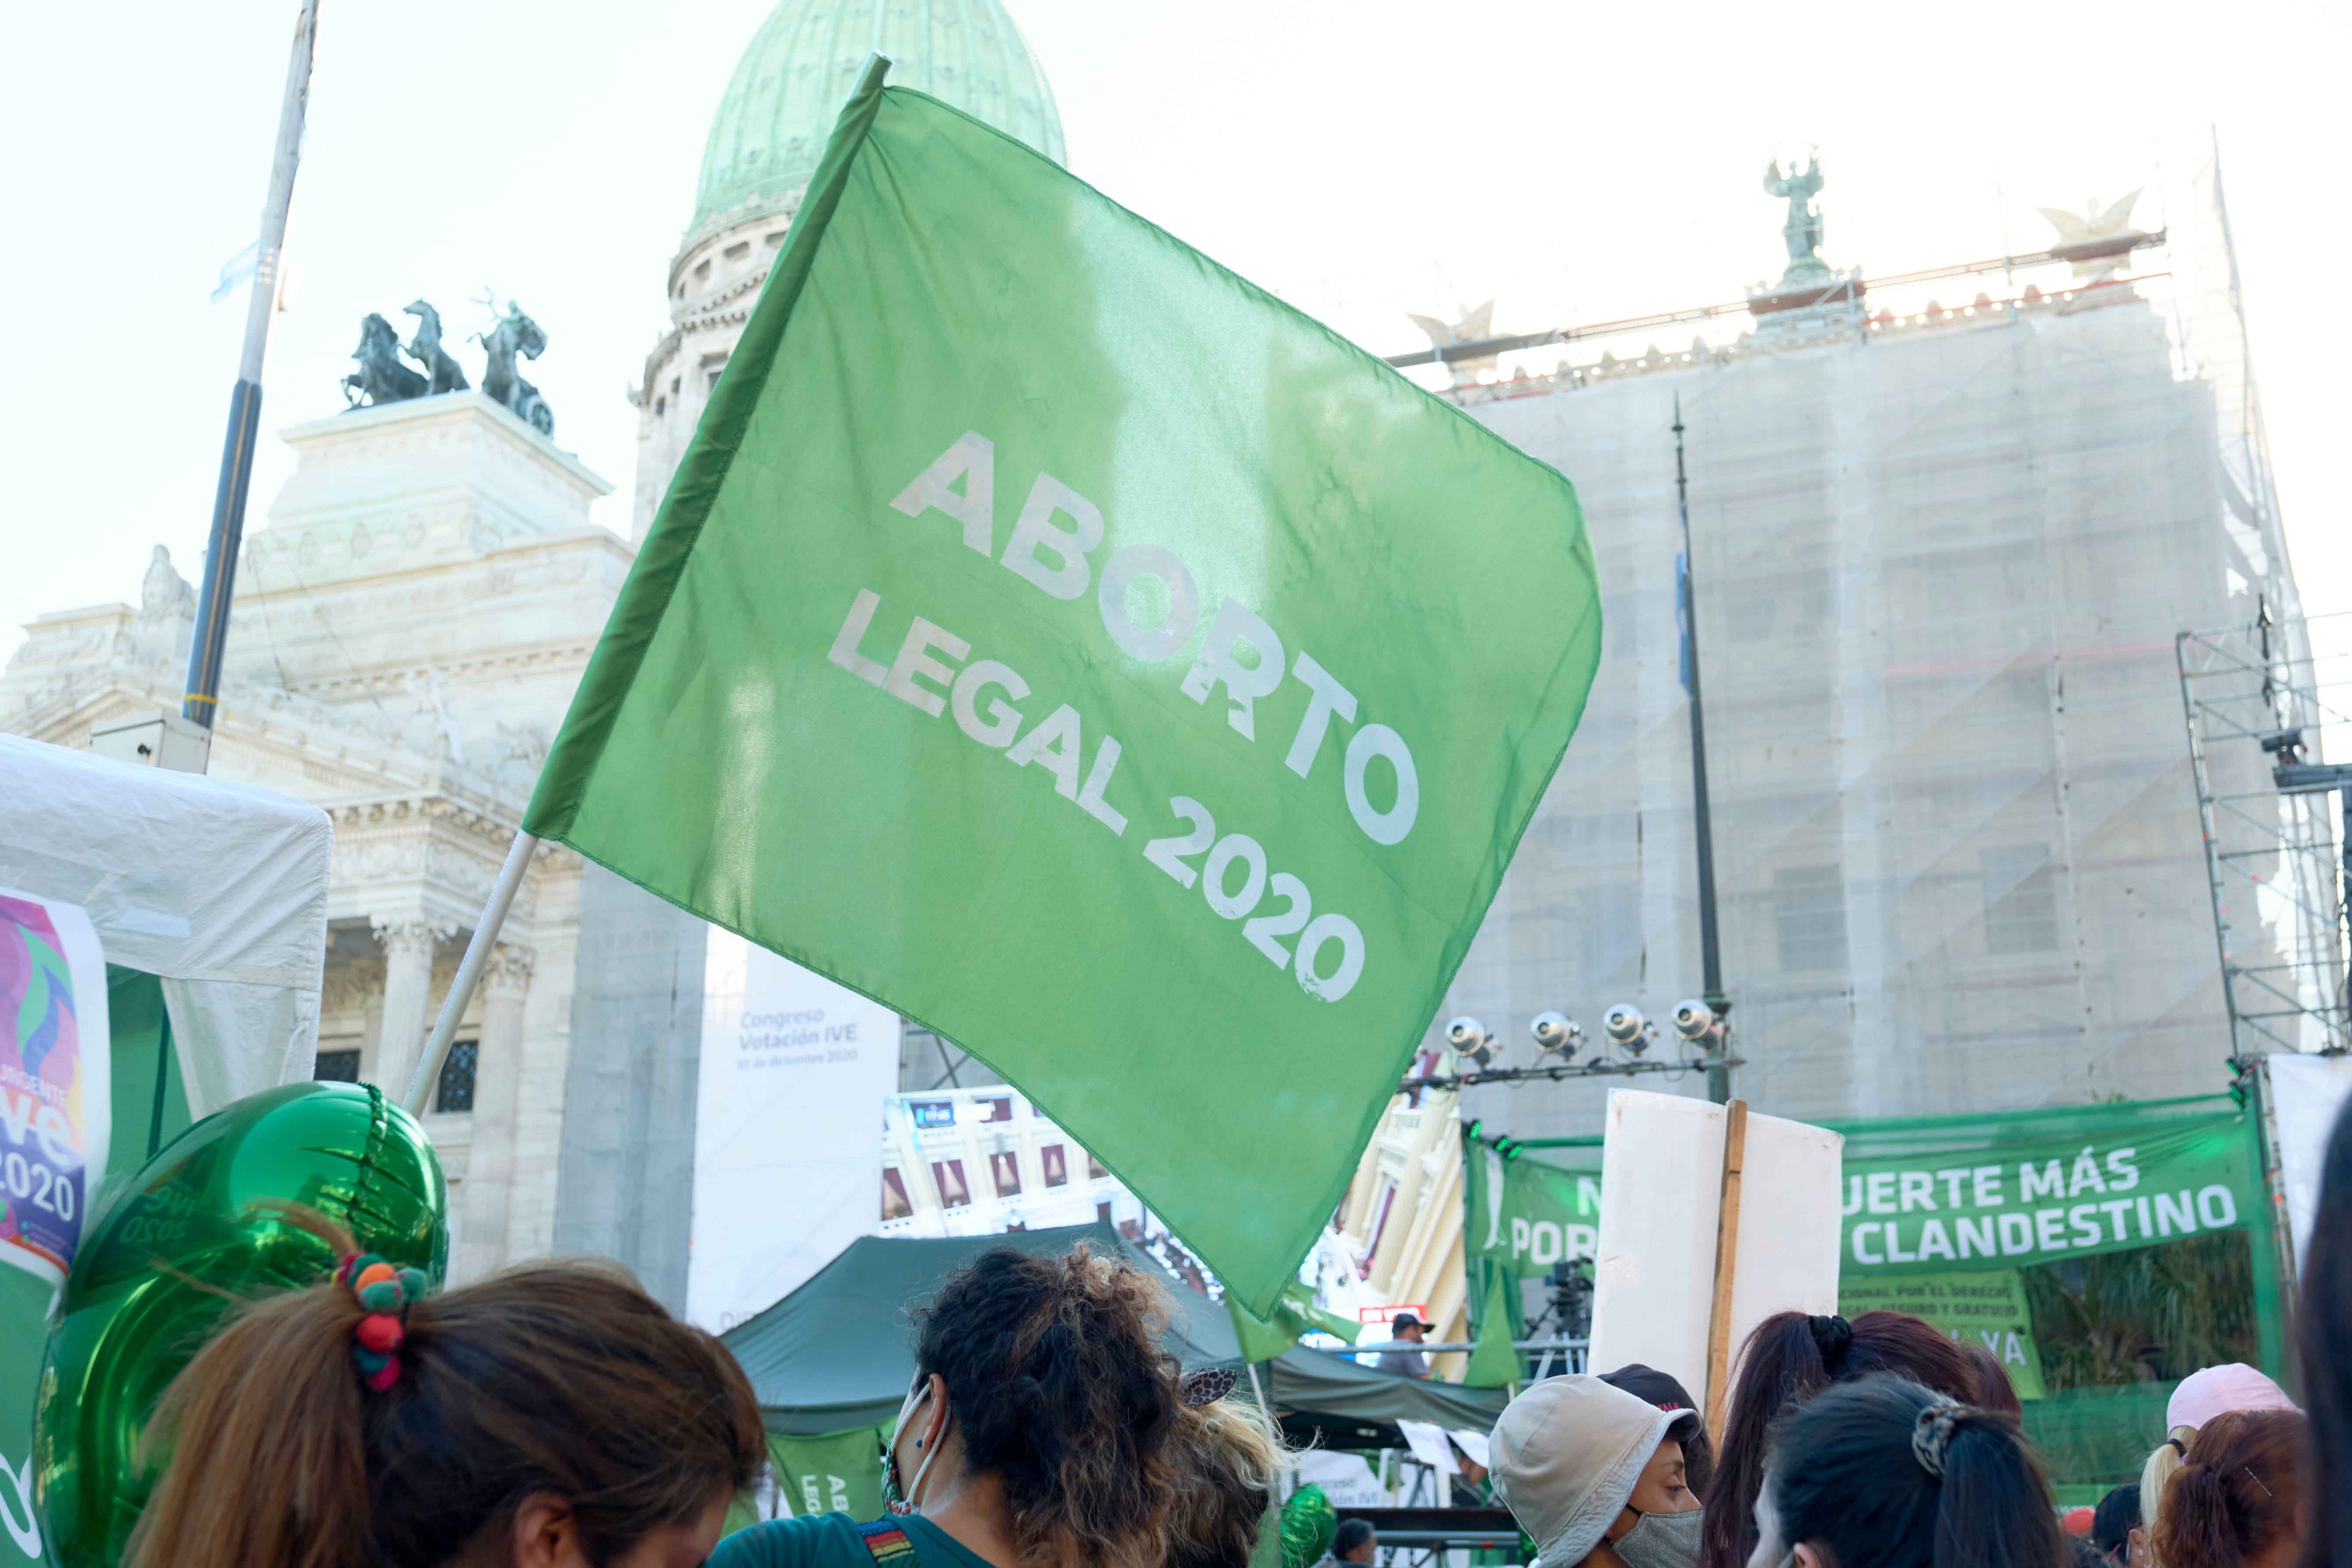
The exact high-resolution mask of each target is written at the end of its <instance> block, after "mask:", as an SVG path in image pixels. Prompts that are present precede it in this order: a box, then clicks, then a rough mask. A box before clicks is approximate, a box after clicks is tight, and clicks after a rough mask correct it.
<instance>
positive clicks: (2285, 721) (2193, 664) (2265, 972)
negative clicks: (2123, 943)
mask: <svg viewBox="0 0 2352 1568" xmlns="http://www.w3.org/2000/svg"><path fill="white" fill-rule="evenodd" d="M2178 646H2179V668H2180V700H2181V709H2182V712H2183V715H2184V717H2185V718H2186V720H2187V722H2188V728H2189V759H2190V764H2191V767H2192V770H2193V773H2194V777H2195V779H2196V784H2197V811H2198V817H2199V823H2200V827H2201V828H2202V830H2203V835H2204V840H2205V866H2206V873H2207V879H2208V882H2209V884H2210V889H2211V892H2212V900H2213V930H2214V935H2215V939H2216V942H2217V944H2218V948H2219V952H2220V961H2221V985H2222V994H2223V998H2224V1000H2225V1002H2226V1003H2227V1005H2228V1007H2229V1019H2230V1044H2231V1064H2232V1066H2233V1067H2234V1068H2237V1070H2238V1071H2239V1073H2240V1075H2241V1077H2243V1076H2244V1074H2245V1073H2246V1072H2247V1071H2248V1070H2250V1068H2251V1065H2252V1061H2253V1060H2254V1058H2258V1057H2262V1056H2265V1055H2268V1054H2269V1053H2271V1052H2273V1051H2297V1052H2312V1051H2317V1052H2326V1053H2328V1054H2331V1055H2333V1054H2340V1053H2342V1052H2344V1051H2345V1050H2347V1048H2352V996H2347V976H2346V968H2345V965H2346V962H2347V954H2352V930H2347V925H2346V920H2347V910H2346V906H2345V895H2346V892H2347V879H2346V872H2347V868H2346V863H2345V859H2344V856H2345V853H2346V850H2347V844H2346V842H2345V834H2344V828H2345V823H2346V819H2347V805H2352V767H2345V766H2343V765H2341V764H2331V763H2328V762H2326V756H2327V754H2328V745H2327V742H2328V740H2329V738H2330V737H2331V736H2337V737H2342V738H2343V741H2342V743H2340V744H2339V745H2338V746H2337V747H2336V752H2337V754H2339V755H2342V754H2347V753H2352V729H2339V728H2337V726H2345V725H2352V617H2347V616H2318V617H2315V618H2313V619H2311V620H2307V621H2306V620H2301V619H2296V618H2293V617H2286V618H2276V619H2274V618H2273V617H2272V616H2269V615H2267V614H2263V615H2260V616H2257V618H2256V619H2255V620H2254V622H2253V623H2252V625H2248V626H2235V627H2231V628H2229V629H2227V630H2221V631H2209V632H2183V633H2182V634H2181V635H2180V637H2179V645H2178Z"/></svg>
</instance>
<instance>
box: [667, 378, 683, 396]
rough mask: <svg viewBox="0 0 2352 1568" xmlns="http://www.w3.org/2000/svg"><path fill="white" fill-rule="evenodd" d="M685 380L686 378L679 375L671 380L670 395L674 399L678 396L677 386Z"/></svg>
mask: <svg viewBox="0 0 2352 1568" xmlns="http://www.w3.org/2000/svg"><path fill="white" fill-rule="evenodd" d="M684 379H685V377H683V376H677V375H674V376H671V377H670V378H669V395H671V396H672V397H676V396H677V384H678V383H679V382H680V381H683V380H684Z"/></svg>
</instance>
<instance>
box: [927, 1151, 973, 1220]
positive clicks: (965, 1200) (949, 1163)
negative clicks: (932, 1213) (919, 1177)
mask: <svg viewBox="0 0 2352 1568" xmlns="http://www.w3.org/2000/svg"><path fill="white" fill-rule="evenodd" d="M931 1180H932V1181H934V1182H937V1183H938V1184H940V1207H941V1208H948V1209H960V1208H962V1207H963V1206H964V1205H967V1204H969V1203H971V1187H970V1186H969V1185H968V1184H966V1183H965V1182H964V1179H963V1162H962V1161H961V1160H934V1161H932V1162H931Z"/></svg>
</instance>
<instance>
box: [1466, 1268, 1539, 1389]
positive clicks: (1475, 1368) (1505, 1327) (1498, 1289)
mask: <svg viewBox="0 0 2352 1568" xmlns="http://www.w3.org/2000/svg"><path fill="white" fill-rule="evenodd" d="M1476 1271H1477V1272H1479V1273H1484V1274H1485V1275H1486V1302H1485V1304H1484V1307H1483V1309H1482V1310H1480V1312H1479V1314H1478V1342H1477V1344H1478V1348H1477V1349H1475V1350H1474V1351H1472V1352H1470V1362H1469V1364H1468V1365H1467V1366H1465V1367H1464V1368H1463V1369H1462V1383H1463V1386H1464V1387H1465V1388H1500V1387H1502V1386H1503V1385H1504V1384H1511V1383H1517V1381H1518V1380H1519V1378H1520V1377H1521V1376H1522V1375H1524V1374H1525V1373H1526V1370H1527V1369H1526V1368H1525V1367H1523V1366H1521V1365H1520V1364H1519V1352H1517V1351H1516V1350H1514V1349H1512V1348H1511V1297H1512V1295H1513V1294H1514V1293H1515V1292H1516V1291H1517V1289H1518V1282H1517V1280H1516V1279H1512V1278H1511V1276H1510V1275H1509V1274H1508V1273H1507V1272H1506V1271H1505V1270H1503V1269H1500V1268H1493V1267H1491V1266H1486V1265H1484V1264H1481V1265H1478V1266H1477V1268H1476Z"/></svg>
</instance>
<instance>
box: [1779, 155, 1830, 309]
mask: <svg viewBox="0 0 2352 1568" xmlns="http://www.w3.org/2000/svg"><path fill="white" fill-rule="evenodd" d="M1827 183H1828V182H1827V181H1825V180H1823V179H1822V155H1821V153H1819V152H1813V153H1811V154H1810V155H1809V157H1808V158H1807V161H1806V163H1805V169H1804V173H1802V174H1799V173H1798V172H1797V161H1796V160H1795V159H1793V158H1791V159H1790V160H1789V171H1788V173H1787V174H1782V173H1781V172H1780V159H1778V158H1775V159H1773V160H1772V161H1771V162H1770V163H1767V164H1766V165H1765V166H1764V194H1765V195H1773V196H1786V197H1788V198H1789V217H1788V221H1787V222H1785V223H1783V224H1781V226H1780V237H1781V238H1782V239H1784V240H1786V241H1787V242H1788V245H1789V270H1788V271H1786V272H1784V273H1782V274H1781V275H1780V281H1781V282H1783V283H1790V282H1795V281H1800V280H1801V279H1805V278H1808V277H1811V276H1812V275H1814V274H1817V273H1823V272H1827V271H1828V270H1829V269H1830V268H1829V263H1828V262H1826V261H1823V260H1822V255H1821V251H1822V209H1821V208H1820V207H1818V206H1815V205H1813V198H1814V197H1815V196H1817V195H1820V194H1821V190H1822V185H1823V184H1827Z"/></svg>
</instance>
